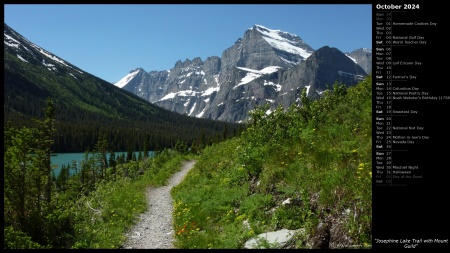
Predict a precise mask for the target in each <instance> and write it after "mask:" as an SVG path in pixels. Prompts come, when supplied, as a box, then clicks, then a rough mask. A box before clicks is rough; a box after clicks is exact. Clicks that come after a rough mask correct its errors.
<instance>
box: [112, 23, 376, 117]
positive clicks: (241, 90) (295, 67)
mask: <svg viewBox="0 0 450 253" xmlns="http://www.w3.org/2000/svg"><path fill="white" fill-rule="evenodd" d="M364 57H366V58H369V57H370V60H369V59H366V58H364ZM358 62H360V64H358ZM369 62H370V67H371V54H370V56H369V55H368V54H364V52H359V51H358V50H355V51H354V52H352V54H351V55H350V54H348V55H346V54H344V53H342V52H341V51H339V50H338V49H336V48H330V47H327V46H326V47H322V48H320V49H318V50H317V51H314V50H313V49H312V48H311V47H310V46H309V45H307V44H306V43H304V42H303V40H302V39H301V38H300V37H298V36H297V35H293V34H290V33H287V32H283V31H279V30H271V29H268V28H266V27H263V26H259V25H254V26H253V27H252V28H249V29H247V31H245V33H244V36H243V37H242V38H239V39H238V40H237V41H236V42H235V43H234V45H232V46H231V47H230V48H228V49H225V50H224V51H223V53H222V57H221V58H219V57H217V56H212V57H208V58H207V59H206V60H205V61H204V62H203V61H202V60H201V59H200V58H195V59H193V60H189V59H186V60H185V61H184V62H182V61H178V62H177V63H175V67H174V68H172V69H170V70H167V71H151V72H145V71H144V70H143V69H135V70H133V71H131V72H130V73H129V74H128V75H127V76H125V77H124V78H123V79H122V80H120V81H119V82H117V83H116V84H115V85H116V86H119V87H122V88H123V89H125V90H127V91H130V92H132V93H134V94H136V95H138V96H140V97H142V98H144V99H146V100H148V101H150V102H152V103H154V104H156V105H158V106H161V107H163V108H166V109H169V110H172V111H176V112H179V113H182V114H187V115H190V116H194V117H201V118H209V119H215V120H222V121H228V122H243V121H246V120H247V119H248V116H249V111H250V110H252V109H254V108H255V107H256V106H262V105H264V104H266V103H268V104H270V109H269V110H273V109H275V108H276V107H278V105H282V106H283V107H284V108H287V107H288V106H290V105H291V104H292V103H295V102H297V103H299V99H298V98H299V94H300V92H301V89H302V88H303V87H306V88H307V89H308V96H310V97H312V98H317V97H319V96H320V94H321V92H322V91H324V90H325V89H326V88H327V85H329V86H330V87H331V85H332V84H333V83H334V82H335V81H339V82H342V83H345V84H347V85H348V86H351V85H354V84H356V83H357V82H358V81H359V80H361V79H362V78H363V76H365V75H367V72H366V71H365V70H364V69H363V68H362V66H365V67H366V68H367V67H368V65H369ZM361 64H362V65H361Z"/></svg>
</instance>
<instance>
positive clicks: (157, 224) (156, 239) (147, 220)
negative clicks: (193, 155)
mask: <svg viewBox="0 0 450 253" xmlns="http://www.w3.org/2000/svg"><path fill="white" fill-rule="evenodd" d="M195 162H196V161H185V162H184V163H183V165H182V168H181V170H180V171H179V172H177V173H175V174H174V175H173V176H172V177H171V178H170V179H169V180H168V184H167V185H165V186H161V187H158V188H149V189H148V190H147V199H148V205H149V208H148V210H147V211H146V212H144V213H142V214H141V215H140V216H139V221H138V222H137V223H136V224H135V225H134V226H133V227H132V228H131V229H130V231H129V232H127V233H126V236H127V241H126V242H125V243H124V245H123V248H125V249H172V248H173V240H174V237H173V236H174V233H175V231H174V230H173V227H172V209H173V208H172V203H173V200H172V196H171V195H170V190H171V189H172V187H174V186H176V185H178V184H179V183H181V181H182V180H183V179H184V177H185V176H186V174H187V173H188V172H189V170H190V169H191V168H192V167H193V166H194V164H195Z"/></svg>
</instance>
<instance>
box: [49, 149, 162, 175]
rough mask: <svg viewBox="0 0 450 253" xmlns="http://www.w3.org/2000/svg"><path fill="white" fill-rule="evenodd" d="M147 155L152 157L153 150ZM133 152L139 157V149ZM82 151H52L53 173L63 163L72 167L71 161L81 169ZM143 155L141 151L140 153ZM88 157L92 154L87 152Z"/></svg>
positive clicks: (83, 158)
mask: <svg viewBox="0 0 450 253" xmlns="http://www.w3.org/2000/svg"><path fill="white" fill-rule="evenodd" d="M148 153H149V156H150V157H152V156H154V154H155V153H154V152H153V151H149V152H148ZM114 154H115V155H116V159H117V157H118V156H119V155H120V154H124V155H125V156H126V155H127V152H115V153H114ZM134 154H136V157H139V151H136V152H134ZM84 155H85V154H84V153H52V155H51V158H50V162H51V164H52V166H53V168H55V169H54V172H55V175H56V176H58V175H59V172H60V171H61V168H62V165H63V164H64V165H65V166H66V167H67V165H70V167H72V163H73V161H75V162H76V164H77V166H78V170H79V169H81V162H82V161H84V160H85V157H84ZM142 155H143V153H142ZM88 157H89V158H91V157H93V154H89V156H88ZM106 159H107V160H108V161H109V153H108V154H106ZM70 174H71V175H73V174H75V170H72V169H71V170H70Z"/></svg>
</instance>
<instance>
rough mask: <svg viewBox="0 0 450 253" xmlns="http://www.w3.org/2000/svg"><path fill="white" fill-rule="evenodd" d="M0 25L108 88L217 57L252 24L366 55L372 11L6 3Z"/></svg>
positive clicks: (359, 7) (358, 7) (357, 7)
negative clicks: (139, 72) (142, 73)
mask: <svg viewBox="0 0 450 253" xmlns="http://www.w3.org/2000/svg"><path fill="white" fill-rule="evenodd" d="M4 21H5V23H6V24H7V25H9V26H10V27H11V28H12V29H14V30H15V31H16V32H18V33H20V34H21V35H22V36H24V37H25V38H27V39H28V40H30V41H31V42H33V43H34V44H36V45H38V46H40V47H42V48H43V49H45V50H47V51H49V52H51V53H53V54H55V55H56V56H58V57H59V58H61V59H63V60H65V61H67V62H69V63H71V64H73V65H75V66H77V67H79V68H80V69H82V70H84V71H86V72H89V73H91V74H93V75H95V76H97V77H99V78H102V79H104V80H106V81H108V82H111V83H115V82H117V81H119V80H120V79H122V78H123V77H124V76H126V75H127V74H128V73H129V72H130V71H132V70H134V69H136V68H143V69H144V70H146V71H152V70H157V71H162V70H169V69H171V68H173V67H174V66H175V63H176V62H177V61H178V60H181V61H184V60H186V59H190V60H192V59H193V58H195V57H200V58H201V59H202V60H205V59H206V58H207V57H209V56H219V57H221V56H222V52H223V51H224V50H225V49H227V48H229V47H231V46H232V45H233V44H234V43H235V42H236V40H237V39H239V38H241V37H242V36H243V35H244V32H245V30H246V29H248V28H251V27H252V26H253V25H254V24H258V25H262V26H265V27H267V28H269V29H272V30H282V31H285V32H289V33H292V34H295V35H298V36H299V37H300V38H301V39H302V40H303V41H304V42H305V43H306V44H308V45H310V46H311V47H312V48H313V49H315V50H317V49H319V48H321V47H323V46H330V47H336V48H338V49H339V50H341V51H342V52H351V51H353V50H355V49H359V48H370V49H371V48H372V5H371V4H292V5H291V4H209V5H208V4H142V5H141V4H117V5H116V4H5V5H4Z"/></svg>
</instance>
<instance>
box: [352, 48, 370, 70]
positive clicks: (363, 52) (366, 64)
mask: <svg viewBox="0 0 450 253" xmlns="http://www.w3.org/2000/svg"><path fill="white" fill-rule="evenodd" d="M346 55H348V56H349V57H350V58H351V59H353V60H354V61H355V63H356V64H358V65H359V66H361V68H363V69H364V71H366V73H367V74H370V73H372V50H370V49H367V48H360V49H356V50H354V51H352V52H351V53H347V54H346Z"/></svg>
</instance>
